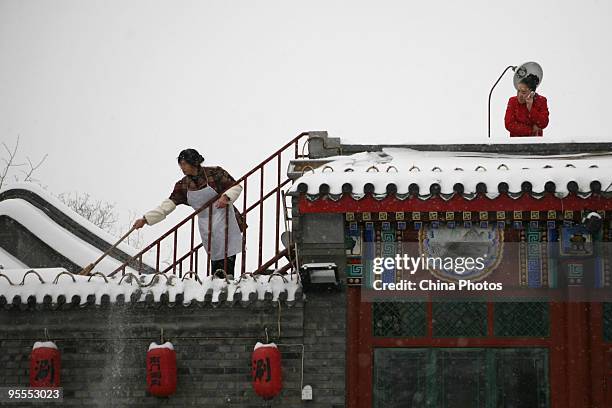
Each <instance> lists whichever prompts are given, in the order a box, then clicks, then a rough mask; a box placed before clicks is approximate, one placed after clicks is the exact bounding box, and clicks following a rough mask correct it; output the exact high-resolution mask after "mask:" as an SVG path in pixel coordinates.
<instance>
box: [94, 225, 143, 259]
mask: <svg viewBox="0 0 612 408" xmlns="http://www.w3.org/2000/svg"><path fill="white" fill-rule="evenodd" d="M135 229H136V227H135V226H133V227H132V228H130V230H129V231H128V232H126V233H125V234H124V235H123V236H122V237H121V238H119V241H117V242H115V245H113V246H112V247H110V248H108V249H107V250H106V252H104V253H103V254H102V256H101V257H99V258H98V259H97V260H96V262H94V263H93V264H92V265H93V266H96V265H97V264H98V262H100V261H101V260H102V259H104V257H105V256H106V255H108V254H109V253H110V251H112V250H113V249H115V248H116V247H117V245H119V244H120V243H121V242H122V241H123V240H124V239H126V238H127V236H128V235H130V234H131V233H132V232H133V231H134V230H135ZM93 266H92V267H93Z"/></svg>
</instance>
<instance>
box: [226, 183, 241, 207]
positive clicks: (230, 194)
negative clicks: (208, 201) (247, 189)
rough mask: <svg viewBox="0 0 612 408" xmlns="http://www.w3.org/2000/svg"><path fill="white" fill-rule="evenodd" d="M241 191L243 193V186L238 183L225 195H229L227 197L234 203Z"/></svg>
mask: <svg viewBox="0 0 612 408" xmlns="http://www.w3.org/2000/svg"><path fill="white" fill-rule="evenodd" d="M240 193H242V186H241V185H240V184H236V185H235V186H234V187H231V188H229V189H228V190H227V191H226V192H225V195H226V196H227V198H229V200H230V203H233V202H234V201H236V199H237V198H238V196H239V195H240Z"/></svg>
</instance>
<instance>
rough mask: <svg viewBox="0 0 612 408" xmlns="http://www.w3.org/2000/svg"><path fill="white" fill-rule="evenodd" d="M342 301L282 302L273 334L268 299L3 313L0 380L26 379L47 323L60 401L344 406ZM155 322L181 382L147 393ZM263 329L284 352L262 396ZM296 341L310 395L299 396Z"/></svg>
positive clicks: (318, 297) (338, 297) (310, 297)
mask: <svg viewBox="0 0 612 408" xmlns="http://www.w3.org/2000/svg"><path fill="white" fill-rule="evenodd" d="M345 304H346V303H345V297H344V293H312V294H307V295H306V299H305V300H302V301H298V302H296V303H295V304H294V305H293V306H292V307H288V306H287V305H286V304H285V303H283V304H281V338H280V340H279V339H277V338H276V337H277V334H278V333H277V330H278V329H277V326H278V306H277V304H275V303H272V302H269V301H268V302H256V303H255V304H252V305H250V306H249V307H248V308H245V307H241V306H240V305H235V306H233V307H230V305H229V304H223V305H221V306H219V307H216V308H214V307H212V306H211V305H209V304H208V305H191V306H189V307H183V306H178V305H177V306H171V305H150V304H149V305H147V304H144V303H139V304H125V305H121V306H118V305H114V306H102V307H93V306H88V307H84V308H78V307H77V308H75V307H71V308H66V309H65V310H61V309H60V310H49V309H46V308H45V309H43V310H32V309H28V310H20V309H19V308H11V309H10V310H2V311H0V350H1V353H0V386H27V385H28V383H29V371H28V370H29V369H28V367H29V354H30V351H31V348H32V345H33V343H34V341H41V340H44V329H45V328H47V330H48V332H49V336H50V337H51V339H52V340H54V341H55V342H56V344H57V345H58V347H59V349H60V351H61V355H62V371H61V381H62V386H63V387H64V394H65V398H64V402H63V404H61V405H62V406H70V407H83V406H89V407H111V406H112V407H145V406H146V407H149V406H166V407H185V406H206V407H246V408H248V407H253V408H255V407H302V406H303V407H313V408H315V407H316V408H319V407H321V408H322V407H325V408H330V407H344V401H345V350H346V334H345V326H346V318H345V316H346V307H345ZM160 327H163V328H164V336H165V338H166V339H167V340H169V341H171V342H172V343H173V344H174V346H175V349H176V352H177V364H178V388H177V392H176V394H175V395H173V396H171V397H169V398H157V397H153V396H150V395H148V394H147V393H146V379H145V378H146V377H145V375H146V373H145V365H146V361H145V355H146V352H147V348H148V346H149V344H150V342H152V341H157V342H159V336H160V330H159V329H160ZM263 327H267V328H268V333H269V335H270V337H271V340H273V341H275V342H277V343H280V344H281V345H280V346H279V349H280V350H281V353H282V359H283V361H282V366H283V391H282V393H281V394H280V396H278V397H277V398H275V399H274V400H272V401H269V402H266V401H263V400H262V399H260V398H259V397H258V396H257V395H255V393H254V391H253V389H252V387H251V384H250V357H251V352H252V350H253V346H254V344H255V343H256V342H257V341H261V340H263V339H264V330H263ZM301 344H303V345H304V348H305V354H304V384H309V385H311V386H312V387H313V391H314V392H313V394H314V399H313V401H304V402H303V401H301V390H300V382H301V378H300V375H301V357H302V355H301V353H302V347H301V346H299V345H301ZM31 405H32V406H41V405H40V404H31ZM47 405H52V404H47ZM11 406H16V405H14V404H11ZM20 406H27V405H24V404H22V405H20Z"/></svg>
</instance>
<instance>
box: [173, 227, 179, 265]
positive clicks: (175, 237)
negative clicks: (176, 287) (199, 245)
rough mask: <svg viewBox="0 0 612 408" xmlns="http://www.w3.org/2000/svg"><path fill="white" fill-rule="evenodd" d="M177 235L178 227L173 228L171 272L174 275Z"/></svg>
mask: <svg viewBox="0 0 612 408" xmlns="http://www.w3.org/2000/svg"><path fill="white" fill-rule="evenodd" d="M177 236H178V229H175V230H174V250H173V255H172V273H173V274H174V275H176V251H177V250H178V248H177V247H178V243H177V240H178V239H177Z"/></svg>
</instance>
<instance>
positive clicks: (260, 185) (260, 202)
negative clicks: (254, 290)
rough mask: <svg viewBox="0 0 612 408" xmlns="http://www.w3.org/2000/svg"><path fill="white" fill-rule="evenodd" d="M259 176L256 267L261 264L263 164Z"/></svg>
mask: <svg viewBox="0 0 612 408" xmlns="http://www.w3.org/2000/svg"><path fill="white" fill-rule="evenodd" d="M260 171H261V177H260V178H259V255H258V257H257V267H258V268H259V267H260V266H261V255H262V251H263V217H264V212H263V210H264V207H263V196H264V166H261V168H260Z"/></svg>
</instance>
